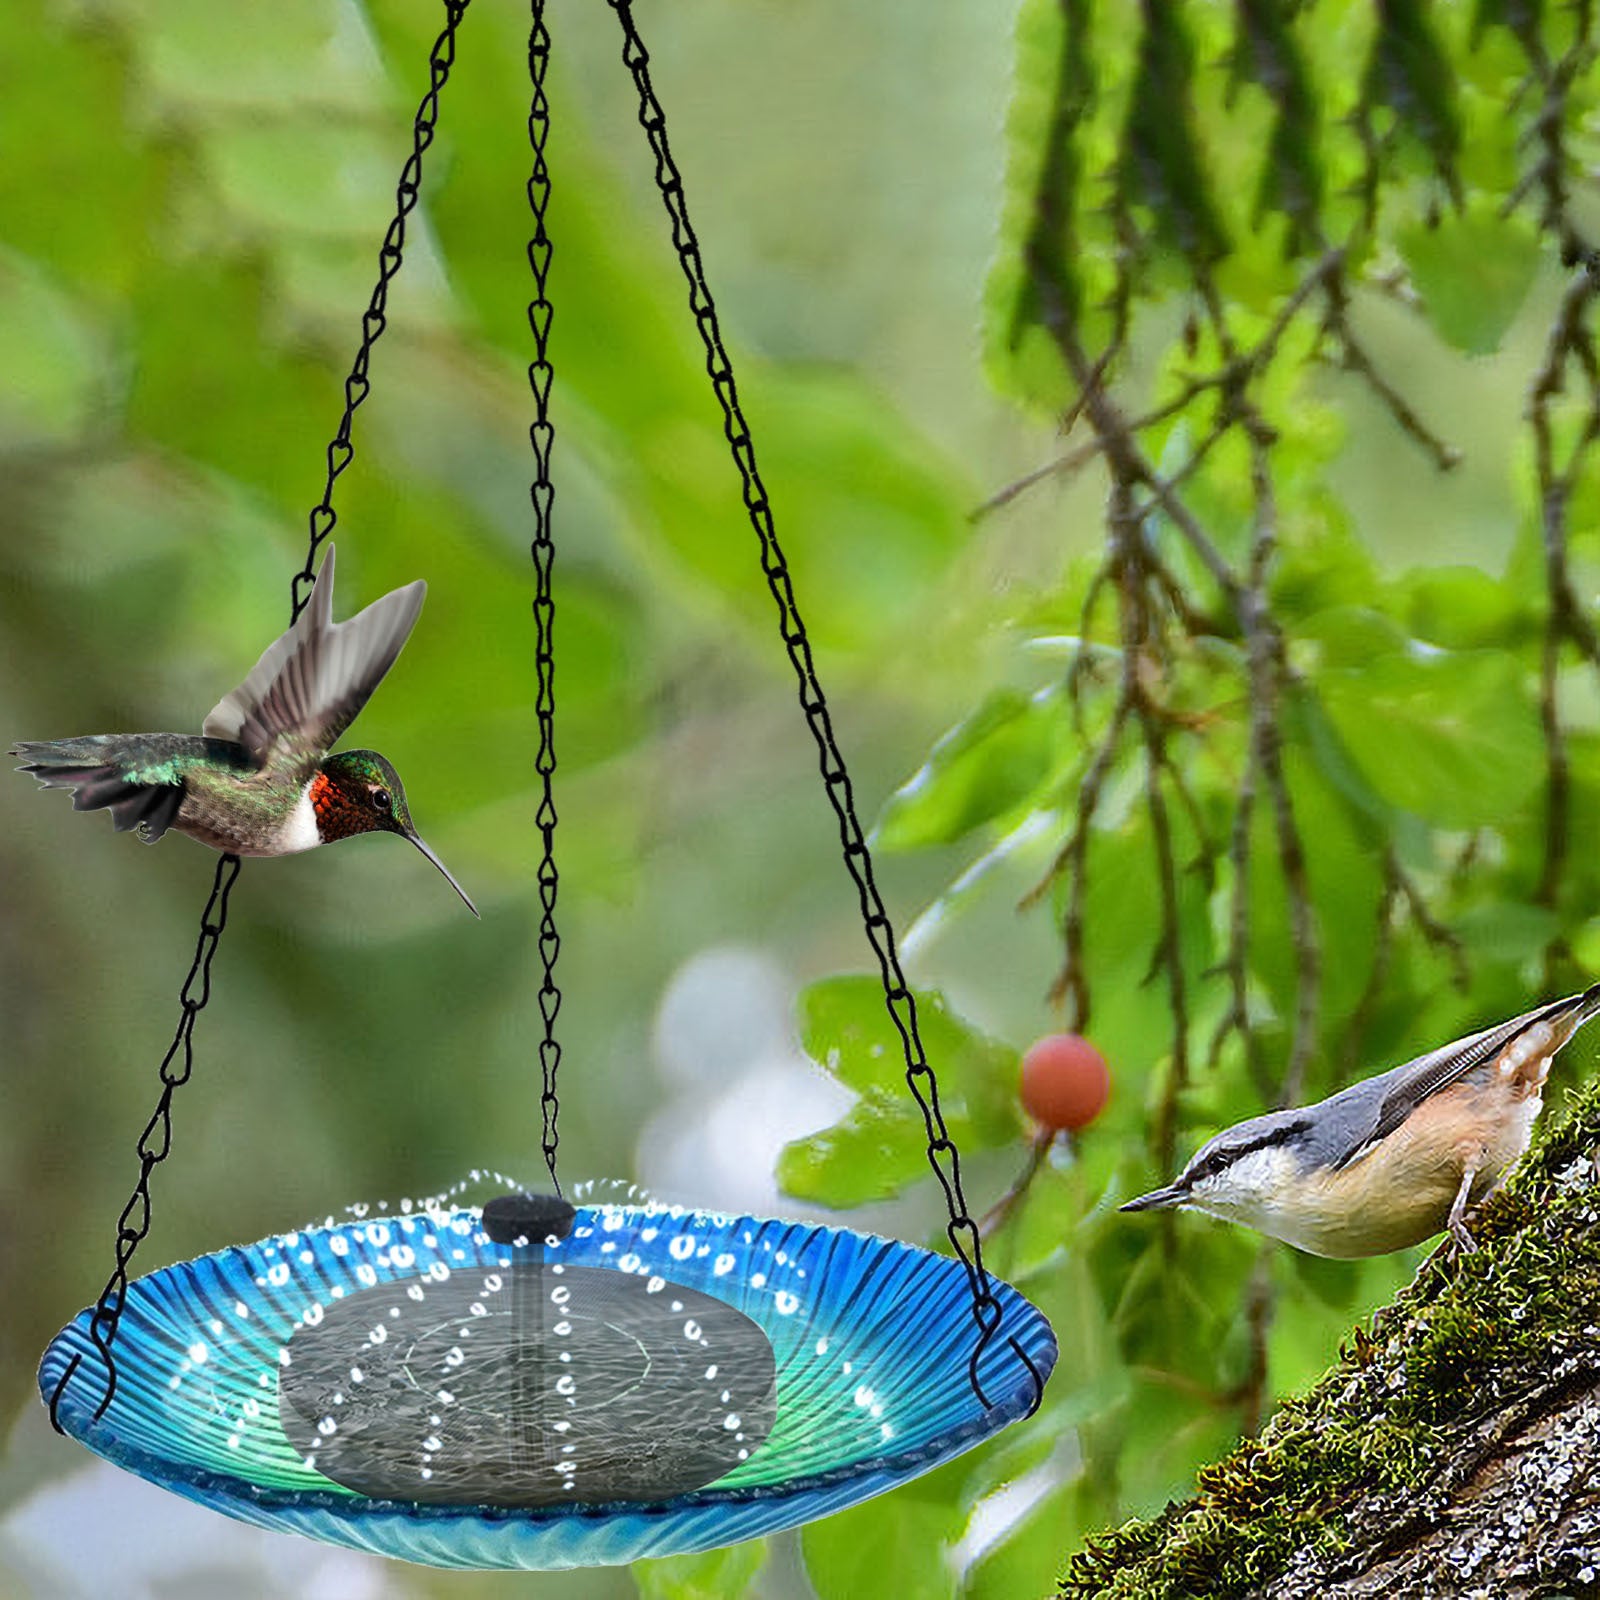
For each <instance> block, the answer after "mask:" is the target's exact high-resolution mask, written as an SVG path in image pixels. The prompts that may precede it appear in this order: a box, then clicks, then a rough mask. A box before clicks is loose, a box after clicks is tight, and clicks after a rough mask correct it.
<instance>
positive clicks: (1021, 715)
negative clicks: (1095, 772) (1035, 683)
mask: <svg viewBox="0 0 1600 1600" xmlns="http://www.w3.org/2000/svg"><path fill="white" fill-rule="evenodd" d="M1064 722H1065V719H1064V717H1063V715H1062V712H1061V707H1060V702H1059V699H1058V698H1057V696H1056V695H1055V694H1054V693H1053V692H1052V691H1045V692H1043V693H1040V694H1036V695H1031V696H1030V695H1024V694H1020V693H1018V692H1017V691H1016V690H1015V689H1002V690H999V691H998V692H997V693H995V694H992V695H990V697H989V698H988V699H987V700H985V701H984V702H983V704H982V705H981V706H980V707H979V708H978V709H977V710H976V711H975V712H973V714H972V715H971V716H970V717H968V718H967V719H966V720H965V721H964V722H961V723H958V724H957V725H956V726H955V727H954V728H952V729H951V730H950V732H949V733H947V734H945V736H944V737H943V738H942V739H940V740H939V742H938V743H937V744H936V745H935V746H934V747H933V752H932V754H931V755H930V756H929V757H928V760H927V763H926V764H925V765H924V766H923V767H922V768H921V769H920V770H919V771H918V772H917V773H916V774H915V776H913V777H912V778H911V780H910V781H909V782H908V783H906V784H904V785H902V786H901V787H900V788H899V789H897V790H896V791H895V792H894V793H893V794H892V795H890V797H889V800H888V803H887V804H886V805H885V806H884V808H883V813H882V815H881V816H880V817H879V819H878V824H877V828H876V830H875V835H874V843H875V844H877V845H879V846H881V847H882V848H883V849H885V850H916V849H921V848H923V847H925V846H927V845H934V844H949V843H950V842H951V841H952V840H955V839H959V838H961V837H962V836H963V835H965V834H968V833H970V832H971V831H972V830H973V829H974V828H976V827H979V826H981V825H982V824H983V823H985V822H988V821H989V820H990V819H991V818H993V817H997V816H999V815H1000V814H1001V813H1002V812H1005V811H1009V810H1010V809H1011V808H1012V807H1013V806H1016V805H1018V804H1019V803H1021V802H1022V801H1023V800H1025V799H1026V798H1027V797H1028V796H1029V795H1030V794H1032V793H1033V792H1034V791H1035V790H1036V789H1037V788H1038V787H1039V786H1040V785H1041V784H1042V783H1043V782H1044V781H1045V779H1046V777H1047V776H1048V775H1049V773H1050V771H1051V769H1052V767H1053V765H1054V758H1055V755H1056V752H1057V749H1058V747H1059V745H1060V743H1061V741H1062V734H1063V733H1064V732H1065V729H1064V726H1063V724H1064Z"/></svg>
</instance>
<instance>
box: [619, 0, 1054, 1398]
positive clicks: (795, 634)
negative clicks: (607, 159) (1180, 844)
mask: <svg viewBox="0 0 1600 1600" xmlns="http://www.w3.org/2000/svg"><path fill="white" fill-rule="evenodd" d="M609 4H610V5H611V8H612V9H613V10H614V11H615V12H616V13H617V20H618V21H619V22H620V23H621V24H622V32H623V48H622V59H623V61H624V63H625V64H626V65H627V67H628V68H629V70H630V71H631V72H632V73H633V81H634V85H635V87H636V88H637V90H638V93H639V123H640V125H641V126H642V127H643V128H644V130H645V133H646V135H647V136H648V138H649V140H650V148H651V150H652V152H653V153H654V155H655V158H656V172H655V178H656V186H657V188H659V189H660V191H661V199H662V203H663V204H664V205H665V207H666V210H667V216H668V217H669V219H670V220H671V223H672V243H673V246H674V248H675V249H676V251H677V253H678V261H679V264H680V265H681V266H682V268H683V275H684V277H685V278H686V279H687V280H688V284H689V308H690V310H691V311H692V312H693V313H694V319H695V325H696V327H697V328H698V329H699V332H700V339H701V343H702V344H703V345H704V346H705V352H706V371H707V373H708V374H709V375H710V378H711V387H712V389H713V391H714V392H715V394H716V397H717V402H718V404H719V405H720V406H721V407H722V416H723V432H724V433H725V434H726V436H727V440H728V444H729V447H730V448H731V450H732V452H733V460H734V465H735V466H736V467H737V468H738V471H739V476H740V478H741V479H742V480H743V484H744V504H745V510H746V511H747V512H748V513H749V515H750V525H751V527H752V528H754V530H755V532H756V536H757V537H758V538H759V539H760V541H761V567H762V571H763V572H765V574H766V577H767V584H768V587H769V588H770V589H771V590H772V598H773V600H774V602H775V603H776V605H777V608H778V619H779V627H780V631H781V633H782V637H783V643H784V647H785V648H786V649H787V651H788V654H789V660H790V662H791V663H792V664H793V666H794V671H795V676H796V678H797V679H798V680H799V689H800V705H801V709H802V710H803V711H804V712H805V716H806V722H807V724H808V725H809V726H810V729H811V733H812V737H813V738H814V739H815V740H816V744H817V753H818V756H819V759H820V763H821V770H822V780H823V784H824V787H825V788H826V790H827V795H828V800H829V803H830V804H831V805H832V806H833V810H834V814H835V816H836V817H837V818H838V820H839V838H840V842H841V844H842V845H843V846H844V862H845V866H846V867H847V868H848V869H849V872H850V876H851V878H852V879H853V880H854V882H855V886H856V890H857V893H858V894H859V896H860V900H861V915H862V918H863V921H864V922H865V925H866V933H867V940H868V942H869V943H870V944H871V946H872V949H873V952H874V954H875V955H876V956H877V958H878V967H879V971H880V974H881V976H882V978H883V992H884V1001H885V1003H886V1005H887V1007H888V1011H889V1017H890V1019H891V1021H893V1023H894V1025H895V1028H896V1029H897V1030H898V1032H899V1034H900V1041H901V1044H902V1046H903V1047H904V1052H905V1062H906V1083H907V1085H908V1086H909V1087H910V1090H911V1093H912V1095H913V1097H914V1098H915V1099H916V1102H917V1105H918V1107H919V1108H920V1109H921V1111H922V1118H923V1125H924V1129H925V1132H926V1134H927V1140H928V1164H929V1166H931V1167H932V1168H933V1173H934V1176H935V1177H936V1178H937V1179H938V1180H939V1185H940V1187H941V1188H942V1189H943V1191H944V1199H945V1209H946V1211H947V1212H948V1214H949V1222H948V1223H947V1225H946V1227H945V1233H946V1236H947V1237H948V1238H949V1240H950V1245H951V1248H952V1249H953V1250H954V1251H955V1253H956V1255H957V1256H958V1257H959V1258H960V1260H961V1263H962V1265H963V1266H965V1268H966V1269H967V1279H968V1284H969V1287H970V1288H971V1291H972V1316H973V1320H974V1321H975V1322H976V1324H977V1326H978V1340H977V1345H976V1347H975V1348H974V1350H973V1352H972V1357H971V1360H970V1361H969V1363H968V1366H967V1372H968V1376H969V1377H970V1379H971V1382H972V1388H973V1392H974V1393H975V1394H976V1395H977V1397H978V1399H979V1401H980V1402H981V1403H982V1404H983V1405H985V1406H987V1405H988V1404H989V1400H988V1397H987V1396H986V1395H985V1394H984V1392H983V1388H982V1385H981V1384H980V1383H979V1380H978V1364H979V1360H980V1359H981V1357H982V1355H983V1352H984V1350H985V1349H986V1348H987V1347H988V1345H989V1343H990V1341H991V1340H992V1339H993V1338H994V1336H995V1334H996V1333H997V1332H998V1331H999V1328H1000V1322H1001V1318H1002V1315H1003V1312H1002V1308H1001V1305H1000V1302H999V1300H997V1299H996V1298H995V1295H994V1291H993V1290H992V1289H991V1288H990V1287H989V1275H988V1273H987V1272H986V1271H985V1270H984V1265H983V1246H982V1243H981V1241H980V1239H979V1236H978V1225H977V1223H975V1222H974V1221H973V1219H972V1218H971V1217H970V1216H969V1215H968V1214H967V1202H966V1198H965V1196H964V1195H963V1193H962V1190H961V1156H960V1153H959V1151H958V1150H957V1149H956V1146H955V1142H954V1141H953V1140H952V1139H951V1137H950V1134H949V1130H948V1129H947V1128H946V1126H945V1121H944V1115H943V1113H942V1112H941V1110H940V1109H939V1081H938V1079H937V1077H936V1076H935V1075H934V1070H933V1068H932V1067H931V1066H930V1065H929V1064H928V1058H927V1053H926V1051H925V1050H924V1049H923V1045H922V1038H921V1035H920V1033H919V1032H918V1028H917V1003H916V999H915V997H914V996H913V995H912V992H911V989H910V987H909V986H908V984H907V983H906V979H905V973H904V972H903V971H902V970H901V968H900V958H899V956H898V954H897V953H896V951H895V942H894V929H893V928H892V927H891V926H890V923H889V916H888V913H887V912H886V911H885V910H884V905H883V898H882V896H881V895H880V894H879V893H878V887H877V884H876V882H875V881H874V878H873V871H872V854H871V852H870V851H869V850H868V848H867V842H866V838H865V837H864V835H863V834H862V831H861V824H860V822H859V821H858V819H857V817H856V809H855V798H854V794H853V791H852V788H851V784H850V776H849V773H848V772H847V771H846V769H845V762H844V757H843V756H842V755H841V754H840V752H839V746H838V743H837V741H836V740H835V738H834V733H833V721H832V718H831V717H830V716H829V714H828V702H827V700H826V698H825V697H824V695H823V692H822V686H821V684H820V683H818V681H817V673H816V666H815V664H814V662H813V661H812V656H811V642H810V639H809V638H808V637H807V634H806V628H805V623H804V621H803V620H802V619H801V616H800V608H799V606H798V605H797V603H796V601H795V596H794V586H793V583H792V581H791V579H790V576H789V566H788V562H787V561H786V560H785V558H784V554H783V550H782V547H781V546H780V545H779V543H778V536H777V533H776V531H775V529H774V526H773V520H772V508H771V505H770V503H769V501H768V499H767V490H766V485H765V484H763V483H762V481H761V474H760V472H759V471H758V470H757V467H756V456H755V446H754V445H753V444H752V442H751V438H750V428H749V425H748V424H747V423H746V421H745V418H744V412H743V410H742V409H741V408H740V405H739V394H738V390H737V388H736V387H735V385H734V378H733V367H732V364H731V363H730V362H729V360H728V353H727V351H726V350H725V349H724V348H723V343H722V332H721V329H720V327H719V325H718V321H717V308H716V304H715V302H714V301H713V300H712V298H711V290H710V288H709V286H708V285H707V283H706V276H705V269H704V266H703V265H702V263H701V260H700V242H699V240H698V239H697V238H696V237H695V232H694V229H693V227H692V226H691V225H690V222H689V211H688V205H687V202H686V201H685V199H684V192H683V178H682V176H681V175H680V173H679V171H678V168H677V164H676V163H675V162H674V161H673V159H672V151H671V149H670V147H669V145H668V143H667V121H666V115H665V113H664V112H663V111H662V109H661V103H660V101H658V100H657V99H656V96H655V91H654V89H653V88H652V87H651V84H650V72H649V61H650V56H649V52H648V51H647V50H646V49H645V47H644V41H643V40H642V39H640V37H639V33H638V30H637V29H636V28H635V27H634V22H633V6H632V3H631V0H609ZM1008 1342H1009V1343H1010V1346H1011V1349H1012V1350H1013V1351H1014V1352H1015V1354H1016V1355H1017V1356H1018V1358H1019V1359H1020V1360H1021V1361H1022V1362H1023V1363H1024V1364H1025V1365H1026V1366H1027V1368H1028V1370H1029V1371H1030V1372H1031V1373H1032V1375H1033V1380H1034V1399H1033V1408H1034V1409H1037V1407H1038V1403H1039V1399H1040V1396H1041V1394H1042V1392H1043V1380H1042V1378H1041V1377H1040V1374H1039V1370H1038V1368H1037V1366H1036V1365H1035V1364H1034V1363H1033V1361H1032V1360H1031V1359H1029V1357H1028V1354H1027V1352H1026V1351H1025V1350H1023V1348H1022V1346H1021V1345H1020V1344H1018V1343H1017V1341H1016V1340H1015V1339H1010V1340H1009V1341H1008Z"/></svg>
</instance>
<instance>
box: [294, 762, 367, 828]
mask: <svg viewBox="0 0 1600 1600" xmlns="http://www.w3.org/2000/svg"><path fill="white" fill-rule="evenodd" d="M306 795H307V797H308V798H309V799H310V801H311V809H312V810H313V811H314V812H316V815H317V833H318V835H319V836H320V837H321V838H322V839H323V840H325V841H330V842H331V841H332V840H334V839H345V838H348V837H349V836H350V835H351V834H352V833H359V832H361V831H362V830H361V827H360V820H359V816H358V812H357V808H356V807H355V806H354V805H352V804H351V801H350V796H349V795H348V794H346V793H345V792H344V790H343V789H341V788H340V787H339V785H338V784H336V783H335V782H334V781H333V779H332V778H330V777H329V776H328V775H327V773H325V772H318V773H316V774H314V775H313V777H312V779H311V782H310V783H309V784H308V785H307V786H306Z"/></svg>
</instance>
